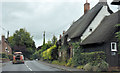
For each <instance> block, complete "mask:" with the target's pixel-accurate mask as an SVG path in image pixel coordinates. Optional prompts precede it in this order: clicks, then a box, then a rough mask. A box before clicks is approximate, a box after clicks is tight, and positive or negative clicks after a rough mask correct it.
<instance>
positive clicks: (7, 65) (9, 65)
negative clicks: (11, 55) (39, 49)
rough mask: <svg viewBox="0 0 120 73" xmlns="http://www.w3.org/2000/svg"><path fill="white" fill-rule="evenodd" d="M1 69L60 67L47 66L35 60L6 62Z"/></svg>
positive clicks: (40, 69)
mask: <svg viewBox="0 0 120 73" xmlns="http://www.w3.org/2000/svg"><path fill="white" fill-rule="evenodd" d="M2 71H61V70H60V69H57V68H53V67H51V66H47V65H45V64H42V63H40V62H39V63H38V62H37V61H25V64H12V62H7V63H5V65H4V66H3V67H2Z"/></svg>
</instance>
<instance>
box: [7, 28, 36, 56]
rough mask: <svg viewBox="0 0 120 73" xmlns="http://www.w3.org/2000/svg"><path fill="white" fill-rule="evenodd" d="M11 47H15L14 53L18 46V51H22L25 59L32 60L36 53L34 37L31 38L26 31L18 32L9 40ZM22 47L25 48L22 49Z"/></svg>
mask: <svg viewBox="0 0 120 73" xmlns="http://www.w3.org/2000/svg"><path fill="white" fill-rule="evenodd" d="M8 41H9V43H10V46H11V47H13V51H15V49H16V48H14V46H17V49H18V51H22V52H23V55H25V57H27V58H30V56H31V55H32V53H34V52H35V48H36V47H35V42H34V41H33V37H32V36H30V33H29V32H27V31H26V30H25V29H20V30H16V31H15V33H14V34H13V36H11V37H9V38H8ZM21 47H25V48H24V49H22V48H21Z"/></svg>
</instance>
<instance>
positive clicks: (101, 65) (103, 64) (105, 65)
mask: <svg viewBox="0 0 120 73" xmlns="http://www.w3.org/2000/svg"><path fill="white" fill-rule="evenodd" d="M97 67H98V68H99V69H100V71H107V70H108V68H109V64H108V63H106V62H105V61H103V60H102V61H101V62H100V63H98V65H97Z"/></svg>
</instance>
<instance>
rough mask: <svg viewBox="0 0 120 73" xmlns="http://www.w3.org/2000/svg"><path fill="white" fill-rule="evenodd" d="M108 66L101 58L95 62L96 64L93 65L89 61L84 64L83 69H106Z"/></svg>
mask: <svg viewBox="0 0 120 73" xmlns="http://www.w3.org/2000/svg"><path fill="white" fill-rule="evenodd" d="M108 68H109V65H108V63H106V62H105V61H104V60H102V61H101V62H100V63H97V65H93V64H92V62H91V63H87V64H86V65H85V66H84V70H85V71H107V70H108Z"/></svg>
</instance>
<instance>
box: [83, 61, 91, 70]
mask: <svg viewBox="0 0 120 73" xmlns="http://www.w3.org/2000/svg"><path fill="white" fill-rule="evenodd" d="M92 68H93V66H92V65H91V64H90V63H87V64H86V65H85V66H84V67H83V69H84V70H85V71H92Z"/></svg>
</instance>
